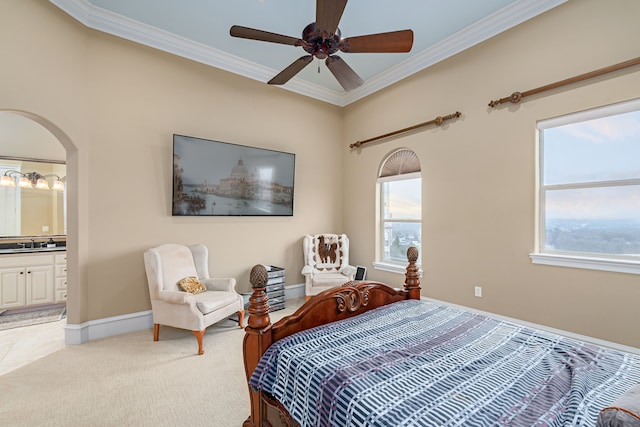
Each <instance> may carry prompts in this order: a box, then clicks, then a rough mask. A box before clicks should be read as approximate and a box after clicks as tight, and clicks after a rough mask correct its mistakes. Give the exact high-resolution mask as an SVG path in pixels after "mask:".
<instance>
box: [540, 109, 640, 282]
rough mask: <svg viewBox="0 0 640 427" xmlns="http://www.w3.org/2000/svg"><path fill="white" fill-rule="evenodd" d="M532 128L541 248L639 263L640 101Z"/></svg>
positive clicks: (592, 111) (551, 121) (553, 120)
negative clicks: (535, 130) (535, 138)
mask: <svg viewBox="0 0 640 427" xmlns="http://www.w3.org/2000/svg"><path fill="white" fill-rule="evenodd" d="M538 130H539V148H540V173H539V176H540V181H539V197H540V200H539V207H540V209H539V231H540V234H539V252H540V253H542V254H545V253H546V254H554V255H560V256H562V255H568V256H579V257H592V258H604V259H619V260H629V261H631V262H640V100H636V101H632V102H626V103H622V104H616V105H612V106H607V107H603V108H599V109H595V110H589V111H585V112H581V113H576V114H572V115H570V116H564V117H560V118H555V119H550V120H545V121H542V122H540V123H538ZM587 268H590V267H587ZM615 271H618V270H615Z"/></svg>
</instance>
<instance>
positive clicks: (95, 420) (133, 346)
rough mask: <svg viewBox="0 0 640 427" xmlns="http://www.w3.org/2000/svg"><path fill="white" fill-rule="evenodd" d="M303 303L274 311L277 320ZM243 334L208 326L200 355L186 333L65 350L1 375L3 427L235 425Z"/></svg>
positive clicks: (245, 405)
mask: <svg viewBox="0 0 640 427" xmlns="http://www.w3.org/2000/svg"><path fill="white" fill-rule="evenodd" d="M302 302H303V300H295V301H288V302H287V304H288V307H287V308H286V309H285V310H280V311H277V312H274V313H273V314H272V316H271V317H272V320H273V321H275V320H278V319H280V318H281V317H282V316H284V315H286V314H290V313H292V312H293V311H295V309H296V308H297V307H298V306H299V305H300V304H302ZM243 337H244V331H243V330H241V329H240V328H239V327H238V324H237V323H236V322H233V321H231V320H225V321H222V322H220V323H218V324H216V325H212V326H210V327H209V328H207V331H206V333H205V337H204V350H205V354H204V355H202V356H198V355H196V351H197V343H196V339H195V337H194V336H193V334H192V333H191V332H190V331H186V330H180V329H174V328H169V327H166V326H161V327H160V341H158V342H154V341H153V333H152V330H151V329H149V330H144V331H138V332H134V333H130V334H124V335H119V336H116V337H110V338H105V339H101V340H95V341H90V342H88V343H86V344H82V345H77V346H67V347H65V348H64V349H62V350H60V351H57V352H55V353H53V354H50V355H49V356H46V357H44V358H42V359H39V360H37V361H35V362H33V363H31V364H30V365H27V366H25V367H22V368H19V369H17V370H15V371H12V372H9V373H7V374H5V375H3V376H0V390H2V392H1V395H0V424H2V425H6V426H36V425H37V426H214V427H218V426H219V427H227V426H241V425H242V422H243V421H244V420H245V419H246V418H247V416H248V415H249V394H248V389H247V387H248V386H247V382H246V377H245V373H244V366H243V361H242V339H243Z"/></svg>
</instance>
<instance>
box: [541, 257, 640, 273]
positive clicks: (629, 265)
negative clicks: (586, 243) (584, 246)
mask: <svg viewBox="0 0 640 427" xmlns="http://www.w3.org/2000/svg"><path fill="white" fill-rule="evenodd" d="M529 257H530V258H531V262H532V263H533V264H544V265H555V266H559V267H571V268H584V269H587V270H601V271H615V272H617V273H630V274H640V261H633V260H621V259H609V258H591V257H581V256H576V255H558V254H541V253H533V254H529Z"/></svg>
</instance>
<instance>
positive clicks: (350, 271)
mask: <svg viewBox="0 0 640 427" xmlns="http://www.w3.org/2000/svg"><path fill="white" fill-rule="evenodd" d="M342 274H344V275H345V276H348V277H349V280H353V277H354V276H355V275H356V268H355V267H354V266H353V265H345V266H344V268H343V269H342Z"/></svg>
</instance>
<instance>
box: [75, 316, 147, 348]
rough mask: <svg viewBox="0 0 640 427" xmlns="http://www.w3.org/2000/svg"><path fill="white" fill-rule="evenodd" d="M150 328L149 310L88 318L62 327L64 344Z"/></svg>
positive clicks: (79, 342) (80, 342)
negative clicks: (101, 317) (93, 318)
mask: <svg viewBox="0 0 640 427" xmlns="http://www.w3.org/2000/svg"><path fill="white" fill-rule="evenodd" d="M151 328H153V315H152V314H151V310H147V311H140V312H138V313H130V314H124V315H122V316H113V317H107V318H104V319H96V320H90V321H88V322H84V323H81V324H79V325H74V324H67V325H66V326H65V327H64V329H65V344H67V345H76V344H83V343H85V342H88V341H93V340H98V339H101V338H107V337H111V336H115V335H121V334H127V333H129V332H136V331H141V330H143V329H151Z"/></svg>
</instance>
